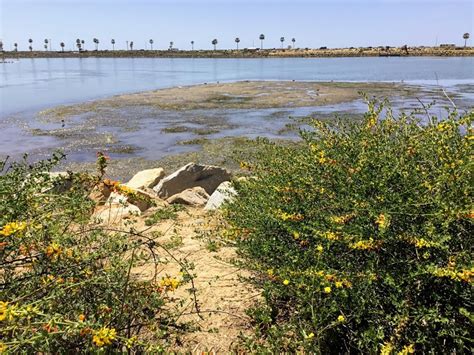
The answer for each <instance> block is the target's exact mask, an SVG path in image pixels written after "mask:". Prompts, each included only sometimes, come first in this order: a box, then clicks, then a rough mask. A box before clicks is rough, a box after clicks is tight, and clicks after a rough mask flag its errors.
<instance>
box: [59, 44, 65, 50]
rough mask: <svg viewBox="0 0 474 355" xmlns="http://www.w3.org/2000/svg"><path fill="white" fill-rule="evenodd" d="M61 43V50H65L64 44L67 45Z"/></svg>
mask: <svg viewBox="0 0 474 355" xmlns="http://www.w3.org/2000/svg"><path fill="white" fill-rule="evenodd" d="M59 45H60V46H61V51H62V52H64V46H65V44H64V42H61V43H60V44H59Z"/></svg>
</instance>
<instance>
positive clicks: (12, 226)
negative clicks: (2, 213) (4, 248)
mask: <svg viewBox="0 0 474 355" xmlns="http://www.w3.org/2000/svg"><path fill="white" fill-rule="evenodd" d="M25 228H26V223H25V222H10V223H7V224H5V225H4V226H3V228H2V230H0V234H1V235H3V236H4V237H8V236H10V235H12V234H14V233H17V232H21V231H23V230H24V229H25Z"/></svg>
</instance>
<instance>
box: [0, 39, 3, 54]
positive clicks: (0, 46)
mask: <svg viewBox="0 0 474 355" xmlns="http://www.w3.org/2000/svg"><path fill="white" fill-rule="evenodd" d="M0 52H3V42H2V41H0Z"/></svg>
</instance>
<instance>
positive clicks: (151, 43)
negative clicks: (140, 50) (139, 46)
mask: <svg viewBox="0 0 474 355" xmlns="http://www.w3.org/2000/svg"><path fill="white" fill-rule="evenodd" d="M150 46H151V50H153V40H152V39H150Z"/></svg>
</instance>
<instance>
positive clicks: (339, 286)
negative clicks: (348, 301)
mask: <svg viewBox="0 0 474 355" xmlns="http://www.w3.org/2000/svg"><path fill="white" fill-rule="evenodd" d="M334 285H335V286H336V288H341V287H342V286H343V283H342V282H341V281H336V283H335V284H334Z"/></svg>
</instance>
